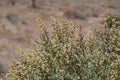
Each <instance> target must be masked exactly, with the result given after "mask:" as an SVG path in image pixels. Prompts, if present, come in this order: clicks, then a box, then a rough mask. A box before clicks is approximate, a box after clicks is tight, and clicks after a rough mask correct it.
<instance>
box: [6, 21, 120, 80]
mask: <svg viewBox="0 0 120 80" xmlns="http://www.w3.org/2000/svg"><path fill="white" fill-rule="evenodd" d="M110 21H111V19H110ZM106 22H108V23H109V21H106ZM113 25H114V24H113ZM105 26H108V27H105V28H104V30H103V31H100V32H98V33H96V32H91V34H89V35H85V36H83V33H82V31H81V28H80V27H79V26H76V25H74V24H73V23H71V22H67V21H56V20H52V23H51V28H52V30H51V32H48V30H47V28H46V27H45V26H44V25H42V24H41V26H40V35H39V38H38V40H37V41H36V42H35V43H34V46H33V48H32V49H31V51H30V52H25V51H24V52H22V55H21V57H22V59H21V60H20V61H17V62H16V63H14V64H11V65H10V69H9V74H8V75H7V76H8V77H9V78H11V80H119V79H120V28H119V27H111V26H110V25H109V24H107V25H105ZM115 26H117V25H115ZM109 27H110V28H109Z"/></svg>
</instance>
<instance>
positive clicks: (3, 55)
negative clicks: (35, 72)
mask: <svg viewBox="0 0 120 80" xmlns="http://www.w3.org/2000/svg"><path fill="white" fill-rule="evenodd" d="M119 13H120V0H0V71H2V72H7V71H8V67H7V66H8V64H9V63H12V62H14V60H17V59H18V58H19V57H18V53H19V51H20V50H28V49H29V48H30V44H31V41H33V40H35V39H36V35H37V34H38V32H39V22H38V19H42V20H44V21H46V22H49V19H50V17H51V16H53V17H54V18H56V19H58V20H59V19H63V18H65V19H67V20H72V21H75V22H76V24H77V25H81V26H82V29H83V31H84V32H85V33H87V32H89V31H90V30H92V29H93V28H96V29H100V28H101V23H102V21H103V20H104V17H105V16H106V15H107V14H115V15H117V16H120V14H119ZM48 24H49V23H48Z"/></svg>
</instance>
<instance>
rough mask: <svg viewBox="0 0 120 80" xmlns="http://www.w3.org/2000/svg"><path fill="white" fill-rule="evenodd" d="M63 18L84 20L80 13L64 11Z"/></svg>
mask: <svg viewBox="0 0 120 80" xmlns="http://www.w3.org/2000/svg"><path fill="white" fill-rule="evenodd" d="M64 16H65V17H67V18H72V19H81V20H84V19H86V17H85V15H84V14H83V13H82V12H80V11H74V10H67V11H65V12H64Z"/></svg>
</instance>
